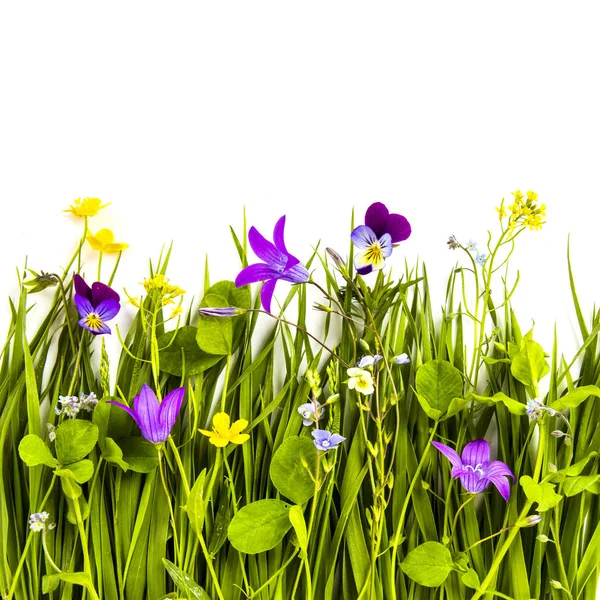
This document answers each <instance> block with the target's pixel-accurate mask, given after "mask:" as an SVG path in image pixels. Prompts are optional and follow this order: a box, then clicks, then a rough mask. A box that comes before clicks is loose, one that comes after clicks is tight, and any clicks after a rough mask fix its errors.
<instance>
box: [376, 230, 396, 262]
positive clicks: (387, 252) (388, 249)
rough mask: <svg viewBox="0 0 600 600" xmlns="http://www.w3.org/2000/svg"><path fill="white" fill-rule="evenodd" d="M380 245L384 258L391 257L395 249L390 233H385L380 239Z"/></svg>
mask: <svg viewBox="0 0 600 600" xmlns="http://www.w3.org/2000/svg"><path fill="white" fill-rule="evenodd" d="M379 245H380V246H381V254H382V255H383V258H387V257H388V256H391V254H392V250H393V249H394V247H393V246H392V236H391V235H390V234H389V233H384V234H383V235H382V236H381V237H380V238H379Z"/></svg>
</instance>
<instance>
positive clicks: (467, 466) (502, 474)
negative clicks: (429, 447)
mask: <svg viewBox="0 0 600 600" xmlns="http://www.w3.org/2000/svg"><path fill="white" fill-rule="evenodd" d="M431 443H432V444H433V445H434V446H435V447H436V448H437V449H438V450H439V451H440V452H441V453H442V454H443V455H444V456H445V457H446V458H447V459H448V460H449V461H450V462H451V463H452V477H454V478H456V477H460V482H461V483H462V486H463V487H464V488H465V490H467V492H470V493H471V494H478V493H479V492H483V490H485V488H486V487H487V486H488V485H489V484H490V483H493V484H494V485H495V486H496V487H497V488H498V491H499V492H500V494H502V497H503V498H504V499H505V500H506V501H508V498H509V497H510V484H509V482H508V480H507V479H506V478H507V477H512V478H513V481H514V479H515V476H514V475H513V474H512V471H511V470H510V469H509V468H508V467H507V466H506V465H505V464H504V463H503V462H502V461H499V460H494V461H493V462H490V445H489V444H488V443H487V442H486V441H485V440H475V441H474V442H469V443H468V444H467V445H466V446H465V448H464V450H463V453H462V458H461V457H460V456H459V455H458V454H457V452H456V451H455V450H453V449H452V448H450V447H449V446H446V444H441V443H439V442H431Z"/></svg>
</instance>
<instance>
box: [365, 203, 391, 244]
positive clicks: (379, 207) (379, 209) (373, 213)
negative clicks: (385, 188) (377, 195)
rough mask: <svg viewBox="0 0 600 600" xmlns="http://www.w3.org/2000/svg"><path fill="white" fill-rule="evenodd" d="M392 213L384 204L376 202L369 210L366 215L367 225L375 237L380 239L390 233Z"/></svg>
mask: <svg viewBox="0 0 600 600" xmlns="http://www.w3.org/2000/svg"><path fill="white" fill-rule="evenodd" d="M389 214H390V211H389V210H388V209H387V207H386V205H385V204H383V203H382V202H375V203H373V204H371V206H369V208H367V212H366V213H365V225H366V226H367V227H370V228H371V229H372V230H373V231H374V232H375V235H376V236H377V237H378V238H380V237H381V236H382V235H383V234H384V233H387V231H388V228H387V226H388V217H389Z"/></svg>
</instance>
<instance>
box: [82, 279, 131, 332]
mask: <svg viewBox="0 0 600 600" xmlns="http://www.w3.org/2000/svg"><path fill="white" fill-rule="evenodd" d="M73 281H74V283H75V298H74V300H75V306H76V307H77V311H78V312H79V316H80V317H81V319H79V325H81V327H83V328H85V329H87V330H88V331H90V332H91V333H93V334H94V335H100V334H102V333H110V327H109V326H108V325H107V324H106V322H107V321H110V320H111V319H114V318H115V317H116V316H117V313H118V312H119V310H120V309H121V305H120V304H119V294H117V292H115V291H114V290H113V289H111V288H109V287H108V286H107V285H105V284H103V283H100V282H99V281H96V283H92V287H91V288H90V286H89V285H88V284H87V283H86V282H85V281H84V280H83V278H82V277H80V276H79V275H77V274H76V275H74V276H73Z"/></svg>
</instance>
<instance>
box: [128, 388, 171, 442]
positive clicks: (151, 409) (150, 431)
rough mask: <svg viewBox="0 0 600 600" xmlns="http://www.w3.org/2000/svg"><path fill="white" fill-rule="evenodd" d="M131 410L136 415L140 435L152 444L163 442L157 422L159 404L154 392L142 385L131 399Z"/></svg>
mask: <svg viewBox="0 0 600 600" xmlns="http://www.w3.org/2000/svg"><path fill="white" fill-rule="evenodd" d="M133 410H134V411H135V414H136V415H137V423H138V425H139V427H140V429H141V431H142V435H143V436H144V437H145V438H146V439H147V440H148V441H149V442H152V443H153V444H158V443H160V442H164V441H165V440H166V439H167V438H162V436H161V430H160V422H159V418H158V415H159V411H160V404H159V402H158V398H157V397H156V394H155V393H154V392H153V391H152V390H151V389H150V388H149V387H148V386H147V385H146V384H144V385H143V386H142V389H141V390H140V393H139V395H137V396H136V397H135V398H134V400H133ZM167 437H168V436H167Z"/></svg>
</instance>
